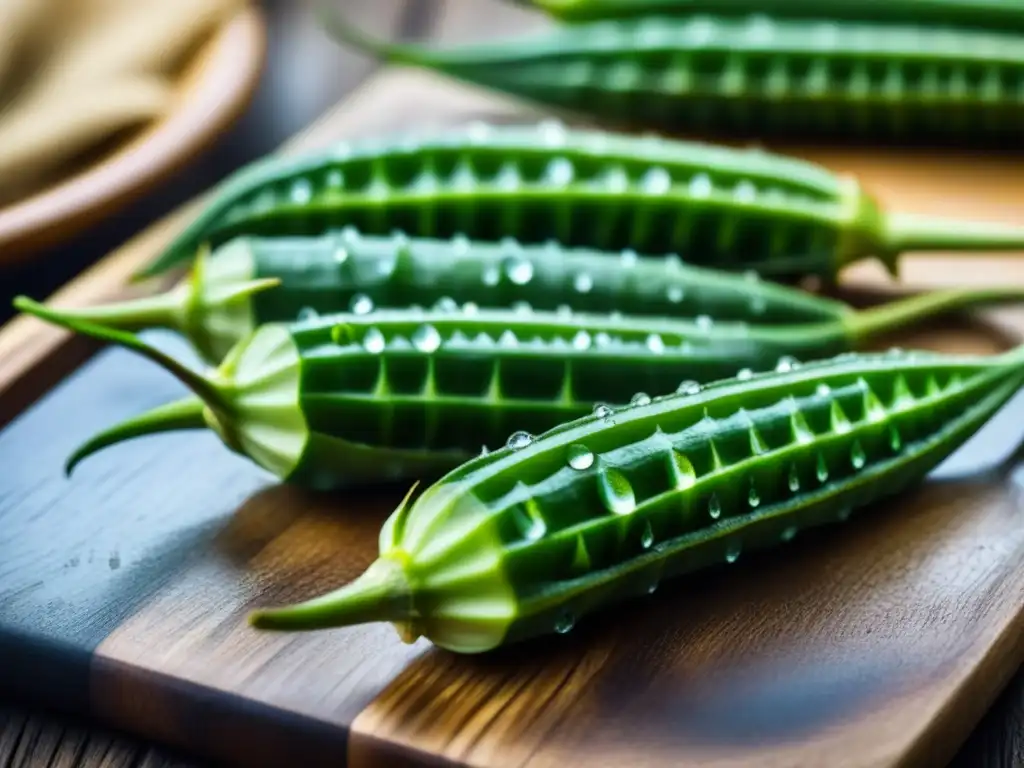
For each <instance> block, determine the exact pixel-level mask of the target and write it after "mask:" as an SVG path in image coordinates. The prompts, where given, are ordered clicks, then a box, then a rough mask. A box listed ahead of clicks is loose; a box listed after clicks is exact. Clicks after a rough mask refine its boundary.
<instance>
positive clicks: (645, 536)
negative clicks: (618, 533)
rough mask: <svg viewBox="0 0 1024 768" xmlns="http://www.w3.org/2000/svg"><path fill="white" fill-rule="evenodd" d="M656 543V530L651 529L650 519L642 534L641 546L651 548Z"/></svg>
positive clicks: (645, 524)
mask: <svg viewBox="0 0 1024 768" xmlns="http://www.w3.org/2000/svg"><path fill="white" fill-rule="evenodd" d="M653 543H654V531H653V530H652V529H651V522H650V520H648V521H646V522H645V523H644V529H643V531H642V532H641V534H640V546H641V547H643V548H644V549H650V548H651V545H652V544H653Z"/></svg>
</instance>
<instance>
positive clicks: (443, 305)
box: [434, 296, 476, 313]
mask: <svg viewBox="0 0 1024 768" xmlns="http://www.w3.org/2000/svg"><path fill="white" fill-rule="evenodd" d="M475 306H476V305H475V304H474V305H473V307H475ZM434 309H435V310H436V311H438V312H446V313H454V312H458V311H459V302H457V301H456V300H455V299H453V298H452V297H451V296H442V297H441V298H440V299H438V300H437V301H435V302H434ZM465 309H466V310H467V311H469V310H470V305H469V304H468V303H467V304H466V307H465Z"/></svg>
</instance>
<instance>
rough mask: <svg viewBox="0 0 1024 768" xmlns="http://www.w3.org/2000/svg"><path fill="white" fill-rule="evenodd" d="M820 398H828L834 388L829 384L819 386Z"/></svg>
mask: <svg viewBox="0 0 1024 768" xmlns="http://www.w3.org/2000/svg"><path fill="white" fill-rule="evenodd" d="M815 391H816V392H817V393H818V397H828V396H829V395H830V394H832V388H831V387H830V386H829V385H828V384H819V385H818V388H817V390H815Z"/></svg>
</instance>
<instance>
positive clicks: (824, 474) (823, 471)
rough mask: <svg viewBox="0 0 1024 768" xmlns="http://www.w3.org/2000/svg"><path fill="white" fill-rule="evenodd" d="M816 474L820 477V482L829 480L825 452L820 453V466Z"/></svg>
mask: <svg viewBox="0 0 1024 768" xmlns="http://www.w3.org/2000/svg"><path fill="white" fill-rule="evenodd" d="M815 476H816V477H817V478H818V482H819V483H824V482H825V481H826V480H828V464H826V463H825V454H823V453H819V454H818V466H817V468H816V469H815Z"/></svg>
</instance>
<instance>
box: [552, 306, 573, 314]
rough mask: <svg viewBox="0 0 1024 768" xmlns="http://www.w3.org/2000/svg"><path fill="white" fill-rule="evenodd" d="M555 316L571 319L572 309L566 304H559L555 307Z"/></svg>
mask: <svg viewBox="0 0 1024 768" xmlns="http://www.w3.org/2000/svg"><path fill="white" fill-rule="evenodd" d="M555 314H556V315H558V316H559V317H572V307H570V306H569V305H568V304H559V305H558V306H557V307H555Z"/></svg>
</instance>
